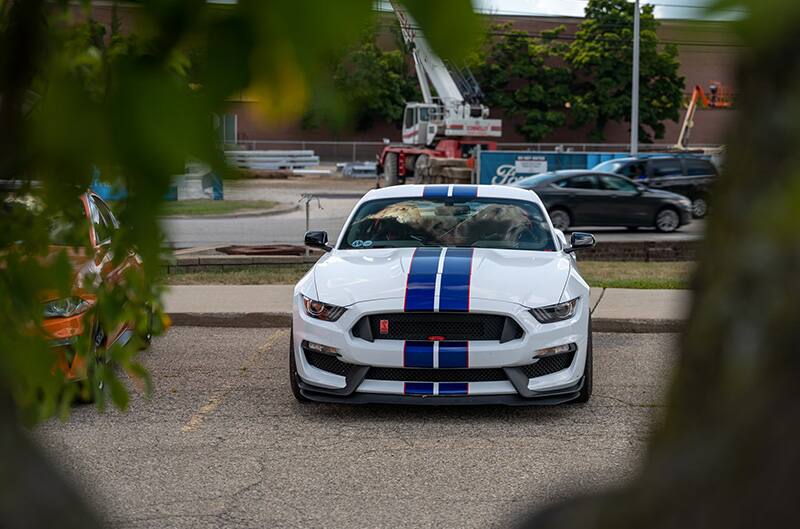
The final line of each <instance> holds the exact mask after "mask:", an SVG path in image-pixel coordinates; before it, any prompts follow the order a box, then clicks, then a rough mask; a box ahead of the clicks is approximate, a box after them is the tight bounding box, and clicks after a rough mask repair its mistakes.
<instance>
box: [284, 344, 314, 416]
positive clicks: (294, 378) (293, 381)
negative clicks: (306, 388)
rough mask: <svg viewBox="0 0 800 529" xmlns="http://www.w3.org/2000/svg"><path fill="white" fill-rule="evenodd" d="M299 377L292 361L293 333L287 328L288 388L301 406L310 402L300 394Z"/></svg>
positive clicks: (295, 365)
mask: <svg viewBox="0 0 800 529" xmlns="http://www.w3.org/2000/svg"><path fill="white" fill-rule="evenodd" d="M299 380H300V375H299V374H297V363H296V362H295V359H294V331H293V329H292V328H289V386H290V387H291V388H292V395H294V398H295V399H296V400H297V402H299V403H301V404H306V403H308V402H311V401H310V400H308V399H307V398H306V397H304V396H303V394H302V393H300V384H299V383H298V381H299Z"/></svg>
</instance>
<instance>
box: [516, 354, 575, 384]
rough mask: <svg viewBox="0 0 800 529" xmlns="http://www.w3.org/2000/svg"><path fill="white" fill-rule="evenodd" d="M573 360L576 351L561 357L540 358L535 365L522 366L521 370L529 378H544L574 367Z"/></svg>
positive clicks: (560, 355)
mask: <svg viewBox="0 0 800 529" xmlns="http://www.w3.org/2000/svg"><path fill="white" fill-rule="evenodd" d="M573 358H575V352H574V351H572V352H569V353H562V354H559V355H553V356H545V357H543V358H540V359H539V361H538V362H536V363H535V364H528V365H526V366H522V367H521V369H522V372H523V373H525V376H527V377H528V378H536V377H543V376H545V375H551V374H553V373H556V372H558V371H561V370H563V369H567V368H568V367H569V366H571V365H572V359H573Z"/></svg>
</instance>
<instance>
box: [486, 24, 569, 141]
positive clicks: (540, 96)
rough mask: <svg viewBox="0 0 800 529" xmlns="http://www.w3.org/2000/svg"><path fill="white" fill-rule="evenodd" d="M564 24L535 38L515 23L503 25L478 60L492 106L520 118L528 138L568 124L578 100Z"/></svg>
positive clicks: (519, 128)
mask: <svg viewBox="0 0 800 529" xmlns="http://www.w3.org/2000/svg"><path fill="white" fill-rule="evenodd" d="M563 30H564V27H563V26H561V27H559V28H556V29H554V30H550V31H545V32H542V34H541V37H540V38H534V37H531V36H530V35H528V34H527V33H526V32H524V31H517V30H513V29H512V28H511V25H502V26H497V27H495V28H494V29H493V33H496V34H498V35H499V36H498V37H497V38H495V39H492V40H490V44H489V46H488V50H487V52H486V54H485V55H484V56H482V57H480V58H479V59H478V60H477V63H478V64H477V66H476V67H475V74H476V78H477V79H478V82H479V84H480V86H481V89H482V90H483V92H484V94H485V95H486V103H487V105H488V106H489V107H490V108H492V109H501V110H503V113H504V115H505V116H506V118H507V119H515V120H517V123H516V125H515V126H516V129H517V131H518V132H519V133H520V134H522V135H523V136H524V137H525V138H526V139H527V140H528V141H540V140H541V139H542V138H545V137H547V136H548V135H549V134H551V133H552V132H553V131H554V130H555V129H558V128H559V127H562V126H564V125H565V124H566V121H567V118H566V107H567V105H568V104H569V102H570V100H571V99H572V92H571V90H572V86H571V74H570V71H569V69H568V68H567V67H566V66H565V65H564V62H563V60H562V56H563V54H564V53H565V50H566V46H565V45H564V44H563V43H561V42H559V41H558V37H559V35H560V34H561V32H562V31H563Z"/></svg>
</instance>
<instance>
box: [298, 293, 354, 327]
mask: <svg viewBox="0 0 800 529" xmlns="http://www.w3.org/2000/svg"><path fill="white" fill-rule="evenodd" d="M303 307H305V309H306V314H308V315H309V316H311V317H312V318H316V319H318V320H325V321H336V320H338V319H339V318H340V317H341V316H342V314H344V311H346V310H347V309H345V308H344V307H339V306H336V305H330V304H328V303H323V302H321V301H316V300H313V299H311V298H307V297H306V296H303Z"/></svg>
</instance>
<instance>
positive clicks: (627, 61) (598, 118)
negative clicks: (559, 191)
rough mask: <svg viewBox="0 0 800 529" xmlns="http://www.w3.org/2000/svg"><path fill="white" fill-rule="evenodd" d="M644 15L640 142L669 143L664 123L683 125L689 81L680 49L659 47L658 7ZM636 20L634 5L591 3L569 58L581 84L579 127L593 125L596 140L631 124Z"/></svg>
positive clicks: (606, 0) (605, 0) (622, 0)
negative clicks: (608, 129)
mask: <svg viewBox="0 0 800 529" xmlns="http://www.w3.org/2000/svg"><path fill="white" fill-rule="evenodd" d="M641 9H642V11H641V16H640V44H639V67H640V72H641V77H640V84H639V119H640V125H639V138H640V140H641V141H644V142H650V141H652V140H653V138H663V137H664V130H665V128H664V124H663V121H665V120H668V119H669V120H672V121H678V119H679V114H680V110H681V108H682V106H683V90H684V78H683V77H681V76H680V75H679V74H678V68H679V66H680V63H679V62H678V50H677V48H676V47H675V46H674V45H672V44H666V45H664V46H661V45H660V43H659V38H658V35H656V29H657V28H658V26H659V22H658V21H657V20H656V18H655V17H654V16H653V9H654V8H653V6H652V5H648V4H644V5H642V7H641ZM633 14H634V4H633V3H631V2H628V1H627V0H589V3H588V4H587V5H586V15H585V17H586V18H585V20H584V21H583V22H581V24H580V26H579V27H578V31H577V33H576V34H575V40H574V41H573V42H572V43H571V44H570V46H569V49H568V50H567V52H566V55H565V59H566V61H567V64H568V65H569V66H570V68H571V69H572V71H573V75H574V78H575V89H574V91H575V98H574V100H573V103H572V116H573V118H574V121H575V125H576V126H581V125H586V124H589V125H591V127H592V132H591V134H592V136H593V139H595V140H602V139H603V129H604V128H605V126H606V124H607V123H608V122H610V121H616V122H624V121H627V122H630V112H631V77H632V70H633V60H632V58H633ZM648 128H649V130H648Z"/></svg>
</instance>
